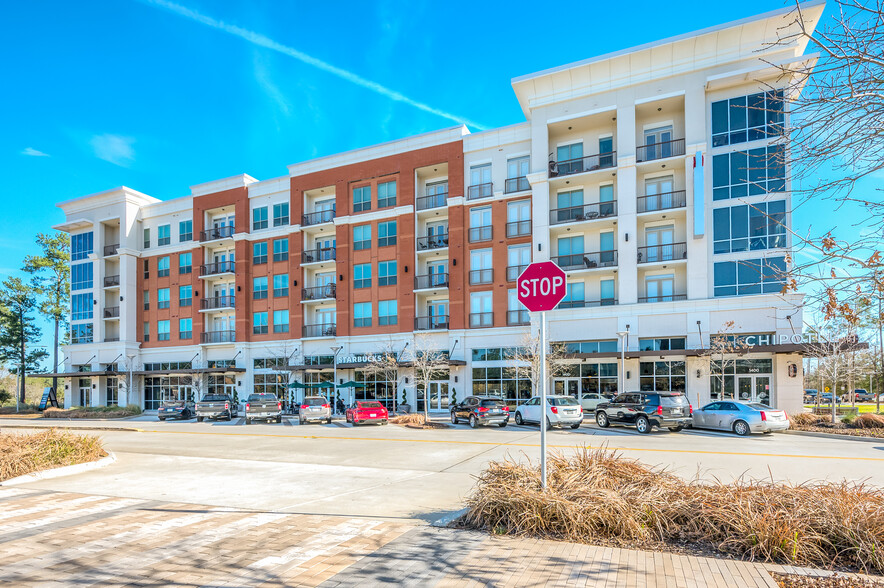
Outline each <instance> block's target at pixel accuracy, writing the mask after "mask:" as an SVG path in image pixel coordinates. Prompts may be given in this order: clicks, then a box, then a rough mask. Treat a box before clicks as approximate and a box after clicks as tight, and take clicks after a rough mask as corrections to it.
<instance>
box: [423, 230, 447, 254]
mask: <svg viewBox="0 0 884 588" xmlns="http://www.w3.org/2000/svg"><path fill="white" fill-rule="evenodd" d="M445 247H448V233H445V234H442V235H430V236H427V237H418V238H417V250H418V251H430V250H431V249H444V248H445Z"/></svg>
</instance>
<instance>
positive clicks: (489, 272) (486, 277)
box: [470, 269, 494, 286]
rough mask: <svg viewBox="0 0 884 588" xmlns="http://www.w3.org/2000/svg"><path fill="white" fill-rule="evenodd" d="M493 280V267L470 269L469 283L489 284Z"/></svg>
mask: <svg viewBox="0 0 884 588" xmlns="http://www.w3.org/2000/svg"><path fill="white" fill-rule="evenodd" d="M493 282H494V270H493V269H478V270H472V271H470V285H473V286H475V285H480V284H491V283H493Z"/></svg>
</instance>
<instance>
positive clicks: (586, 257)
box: [552, 249, 617, 270]
mask: <svg viewBox="0 0 884 588" xmlns="http://www.w3.org/2000/svg"><path fill="white" fill-rule="evenodd" d="M552 260H553V261H554V262H556V264H558V266H559V267H560V268H562V269H563V270H578V269H594V268H597V267H614V266H616V265H617V250H616V249H615V250H612V251H596V252H594V253H574V254H571V255H559V256H556V257H553V258H552Z"/></svg>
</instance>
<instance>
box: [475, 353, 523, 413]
mask: <svg viewBox="0 0 884 588" xmlns="http://www.w3.org/2000/svg"><path fill="white" fill-rule="evenodd" d="M479 351H483V350H479ZM472 380H473V389H472V394H473V395H476V396H495V397H497V398H500V399H501V400H503V401H504V402H506V403H507V404H508V405H510V406H514V405H517V404H521V403H523V402H525V401H526V400H528V399H529V398H531V376H530V373H529V371H528V369H527V368H524V367H518V368H517V367H474V368H473V369H472Z"/></svg>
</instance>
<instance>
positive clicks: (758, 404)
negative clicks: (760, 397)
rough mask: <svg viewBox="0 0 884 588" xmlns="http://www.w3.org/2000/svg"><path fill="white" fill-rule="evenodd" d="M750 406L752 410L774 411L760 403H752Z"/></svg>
mask: <svg viewBox="0 0 884 588" xmlns="http://www.w3.org/2000/svg"><path fill="white" fill-rule="evenodd" d="M749 406H751V407H752V408H755V409H758V410H773V409H772V408H771V407H769V406H768V405H766V404H761V403H760V402H750V403H749Z"/></svg>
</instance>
